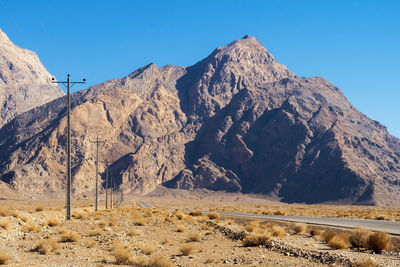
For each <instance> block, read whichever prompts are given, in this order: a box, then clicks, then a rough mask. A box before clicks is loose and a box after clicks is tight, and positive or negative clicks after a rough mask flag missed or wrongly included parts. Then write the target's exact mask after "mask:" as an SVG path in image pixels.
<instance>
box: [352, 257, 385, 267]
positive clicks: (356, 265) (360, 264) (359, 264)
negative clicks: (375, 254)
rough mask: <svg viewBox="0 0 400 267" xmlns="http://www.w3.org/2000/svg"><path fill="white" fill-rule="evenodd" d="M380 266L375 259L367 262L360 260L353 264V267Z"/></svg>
mask: <svg viewBox="0 0 400 267" xmlns="http://www.w3.org/2000/svg"><path fill="white" fill-rule="evenodd" d="M379 266H380V265H379V264H378V263H377V262H376V260H375V259H374V258H369V259H367V260H360V261H358V262H357V263H354V264H353V267H379Z"/></svg>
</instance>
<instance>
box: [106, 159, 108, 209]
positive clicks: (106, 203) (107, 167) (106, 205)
mask: <svg viewBox="0 0 400 267" xmlns="http://www.w3.org/2000/svg"><path fill="white" fill-rule="evenodd" d="M107 209H108V163H107V161H106V210H107Z"/></svg>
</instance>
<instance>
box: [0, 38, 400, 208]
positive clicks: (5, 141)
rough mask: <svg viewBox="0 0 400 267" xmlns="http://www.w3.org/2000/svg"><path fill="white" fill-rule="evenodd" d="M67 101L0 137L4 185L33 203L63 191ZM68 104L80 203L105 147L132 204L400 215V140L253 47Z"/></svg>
mask: <svg viewBox="0 0 400 267" xmlns="http://www.w3.org/2000/svg"><path fill="white" fill-rule="evenodd" d="M63 101H65V99H63V98H60V99H57V100H55V101H53V102H51V103H48V104H46V105H44V106H41V107H38V108H36V109H34V110H32V111H29V112H27V113H24V114H22V115H20V116H18V117H17V118H16V119H15V120H14V121H12V122H10V123H9V124H7V125H6V126H4V127H3V128H2V129H1V130H0V140H2V141H1V143H0V155H3V156H2V157H1V158H0V174H1V176H0V178H1V180H3V181H5V182H7V183H9V184H11V185H12V186H13V187H14V188H15V189H16V190H18V191H20V192H24V193H25V194H27V195H42V194H56V193H57V192H60V190H62V188H63V185H64V184H63V183H64V182H63V181H64V175H65V174H64V171H65V166H64V165H65V152H64V147H65V126H66V123H65V108H62V107H63V104H62V103H63ZM72 102H73V108H72V116H73V120H72V141H73V146H72V149H73V179H74V181H73V188H74V192H75V193H85V192H88V191H91V190H93V188H94V178H95V174H94V171H93V170H94V163H95V162H94V156H95V148H94V146H93V144H91V143H90V142H89V141H90V140H93V139H95V138H96V137H97V136H98V137H99V138H100V139H101V140H106V141H107V142H106V144H105V145H103V146H101V147H100V155H101V158H102V159H103V160H104V161H108V162H110V163H111V170H112V176H113V177H114V178H115V179H116V180H117V184H118V185H120V186H121V188H122V189H123V190H124V191H125V192H126V193H129V192H135V193H140V194H145V193H149V192H151V191H152V190H153V189H154V188H155V187H156V186H157V185H158V184H164V185H166V186H168V187H174V188H183V189H189V190H190V189H193V188H208V189H212V190H227V191H241V192H254V193H262V194H267V195H271V196H276V197H279V198H281V199H282V200H283V201H286V202H307V203H318V202H344V203H358V204H400V164H399V156H400V141H399V139H397V138H395V137H393V136H391V135H389V134H388V132H387V130H386V128H385V127H384V126H382V125H381V124H379V123H378V122H376V121H372V120H370V119H368V118H367V117H366V116H365V115H363V114H362V113H360V112H359V111H357V110H356V109H355V108H354V107H353V106H352V105H351V104H350V103H349V102H348V101H347V99H346V98H345V96H344V95H343V94H342V92H341V91H340V90H339V89H338V88H337V87H335V86H333V85H331V84H330V83H328V82H327V81H325V80H324V79H322V78H319V77H315V78H301V77H297V76H296V75H295V74H293V73H292V72H290V71H289V70H288V69H287V68H286V67H285V66H283V65H281V64H279V63H278V62H276V60H275V59H274V58H273V57H272V56H271V55H270V54H269V53H268V52H267V51H266V50H265V48H264V47H263V46H262V45H261V44H260V43H259V42H258V40H257V39H255V38H254V37H245V38H243V39H240V40H237V41H235V42H232V43H230V44H228V45H226V46H224V47H220V48H217V49H216V50H215V51H214V52H213V53H212V54H211V55H210V56H208V57H207V58H205V59H203V60H202V61H200V62H198V63H196V64H195V65H193V66H190V67H177V66H165V67H161V68H158V67H157V66H155V65H154V64H150V65H148V66H145V67H143V68H141V69H138V70H137V71H135V72H133V73H132V74H130V75H128V76H127V77H125V78H122V79H115V80H110V81H107V82H105V83H103V84H99V85H96V86H94V87H91V88H89V89H87V90H84V91H81V92H78V93H75V94H74V95H73V101H72ZM100 169H101V171H103V170H104V163H102V164H101V166H100Z"/></svg>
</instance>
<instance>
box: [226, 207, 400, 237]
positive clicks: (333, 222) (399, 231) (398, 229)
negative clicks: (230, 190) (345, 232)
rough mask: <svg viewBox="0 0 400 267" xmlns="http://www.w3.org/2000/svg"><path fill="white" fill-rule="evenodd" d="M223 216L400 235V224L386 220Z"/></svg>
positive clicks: (243, 214) (241, 213) (239, 214)
mask: <svg viewBox="0 0 400 267" xmlns="http://www.w3.org/2000/svg"><path fill="white" fill-rule="evenodd" d="M219 214H220V215H221V216H229V217H237V218H249V219H268V220H277V221H287V222H299V223H307V224H316V225H326V226H336V227H344V228H355V227H357V226H359V227H363V228H368V229H370V230H373V231H383V232H387V233H390V234H394V235H400V222H399V221H396V222H392V221H384V220H364V219H349V218H320V217H307V216H283V215H262V214H251V213H243V212H219Z"/></svg>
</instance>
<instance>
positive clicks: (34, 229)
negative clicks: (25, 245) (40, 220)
mask: <svg viewBox="0 0 400 267" xmlns="http://www.w3.org/2000/svg"><path fill="white" fill-rule="evenodd" d="M21 231H22V232H24V233H30V232H35V233H38V232H40V231H41V228H40V226H39V225H34V224H29V225H27V226H25V227H23V228H22V229H21Z"/></svg>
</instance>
